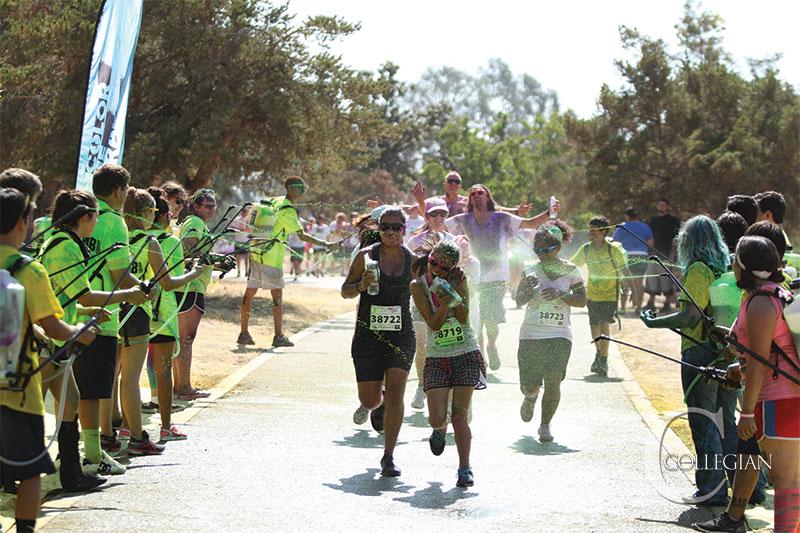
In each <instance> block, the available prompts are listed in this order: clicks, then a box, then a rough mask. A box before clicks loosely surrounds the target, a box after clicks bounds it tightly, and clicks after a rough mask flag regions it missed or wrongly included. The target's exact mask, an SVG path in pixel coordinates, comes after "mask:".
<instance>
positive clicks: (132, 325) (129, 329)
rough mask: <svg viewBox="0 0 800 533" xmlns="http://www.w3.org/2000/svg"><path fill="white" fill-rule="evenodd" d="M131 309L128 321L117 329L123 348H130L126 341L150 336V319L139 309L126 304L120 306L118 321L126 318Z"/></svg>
mask: <svg viewBox="0 0 800 533" xmlns="http://www.w3.org/2000/svg"><path fill="white" fill-rule="evenodd" d="M131 309H133V313H132V314H131V316H129V317H128V320H127V321H125V323H124V324H123V325H122V327H121V328H119V336H120V337H122V339H123V341H124V342H125V346H130V343H129V342H128V339H133V338H135V337H142V336H147V335H150V317H149V316H147V313H146V312H145V311H144V309H142V308H141V307H135V306H130V305H128V304H125V303H123V304H120V306H119V316H120V320H122V319H124V318H125V317H127V316H128V313H130V312H131Z"/></svg>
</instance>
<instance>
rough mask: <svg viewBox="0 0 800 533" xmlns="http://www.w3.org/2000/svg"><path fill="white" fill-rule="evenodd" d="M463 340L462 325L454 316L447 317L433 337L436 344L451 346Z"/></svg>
mask: <svg viewBox="0 0 800 533" xmlns="http://www.w3.org/2000/svg"><path fill="white" fill-rule="evenodd" d="M462 342H464V327H463V326H462V325H461V322H459V321H458V320H457V319H456V318H453V317H450V318H448V319H447V320H446V321H445V323H444V324H442V327H441V328H439V331H437V332H436V337H435V338H434V339H433V344H435V345H436V346H442V347H444V346H453V345H455V344H461V343H462Z"/></svg>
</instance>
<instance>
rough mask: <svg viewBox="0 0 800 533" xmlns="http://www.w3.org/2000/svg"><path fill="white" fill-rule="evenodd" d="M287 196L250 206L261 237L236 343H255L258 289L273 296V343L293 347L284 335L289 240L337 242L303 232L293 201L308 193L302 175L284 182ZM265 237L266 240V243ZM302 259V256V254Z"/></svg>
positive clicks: (252, 252) (252, 255) (255, 230)
mask: <svg viewBox="0 0 800 533" xmlns="http://www.w3.org/2000/svg"><path fill="white" fill-rule="evenodd" d="M283 186H284V188H285V189H286V196H277V197H275V198H270V199H268V200H262V201H261V203H260V204H259V205H254V206H253V207H252V208H251V214H250V226H251V228H252V230H253V236H254V237H258V238H260V239H261V242H259V241H255V242H254V246H253V247H251V248H250V276H249V277H248V278H247V289H246V290H245V292H244V295H243V296H242V309H241V313H240V320H239V323H240V326H241V330H240V331H239V337H238V338H237V339H236V343H237V344H255V341H254V340H253V337H252V336H251V335H250V332H249V331H248V326H249V323H250V308H251V306H252V304H253V298H255V296H256V293H257V292H258V290H259V289H268V290H269V291H270V295H271V296H272V323H273V325H274V326H275V336H274V337H273V338H272V346H274V347H276V348H279V347H284V346H287V347H288V346H294V343H293V342H292V341H290V340H289V338H288V337H287V336H286V335H284V334H283V258H284V256H285V255H286V248H287V247H288V244H287V242H286V239H287V237H288V236H289V235H291V234H295V235H297V237H298V238H299V239H300V241H302V242H310V243H312V244H315V245H317V246H324V247H329V246H333V245H334V244H335V243H332V242H327V241H322V240H319V239H317V238H316V237H314V236H312V235H309V234H308V233H306V232H305V231H303V225H302V223H301V222H300V217H299V216H298V214H297V208H296V207H295V206H294V203H295V202H296V201H297V200H298V199H299V198H300V197H301V196H302V195H303V194H304V193H305V192H306V183H305V181H303V178H301V177H299V176H290V177H288V178H286V180H285V181H284V182H283ZM265 240H266V242H264V241H265ZM300 257H301V258H302V255H300Z"/></svg>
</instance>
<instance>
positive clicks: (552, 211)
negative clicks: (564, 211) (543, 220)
mask: <svg viewBox="0 0 800 533" xmlns="http://www.w3.org/2000/svg"><path fill="white" fill-rule="evenodd" d="M557 203H558V200H556V197H555V196H551V197H550V202H549V203H548V212H549V215H550V220H555V219H557V218H558V207H557V206H556V204H557Z"/></svg>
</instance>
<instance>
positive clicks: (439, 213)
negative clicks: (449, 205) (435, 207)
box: [428, 211, 448, 217]
mask: <svg viewBox="0 0 800 533" xmlns="http://www.w3.org/2000/svg"><path fill="white" fill-rule="evenodd" d="M447 214H448V212H447V211H432V212H430V213H428V216H429V217H446V216H447Z"/></svg>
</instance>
